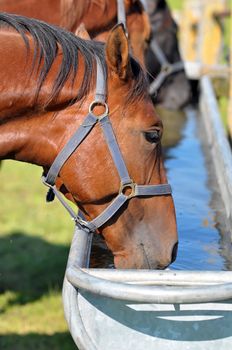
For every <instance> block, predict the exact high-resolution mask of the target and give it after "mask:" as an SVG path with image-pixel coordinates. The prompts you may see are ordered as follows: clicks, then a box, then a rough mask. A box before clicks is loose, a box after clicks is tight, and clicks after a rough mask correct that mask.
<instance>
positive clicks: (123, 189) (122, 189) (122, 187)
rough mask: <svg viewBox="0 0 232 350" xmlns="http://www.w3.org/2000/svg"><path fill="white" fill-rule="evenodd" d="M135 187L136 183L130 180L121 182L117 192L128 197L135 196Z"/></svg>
mask: <svg viewBox="0 0 232 350" xmlns="http://www.w3.org/2000/svg"><path fill="white" fill-rule="evenodd" d="M135 188H136V183H135V182H133V181H132V180H131V182H128V183H122V182H121V185H120V189H119V194H123V195H124V196H126V197H127V198H128V199H130V198H133V197H135ZM128 189H129V191H130V192H129V194H126V191H127V190H128Z"/></svg>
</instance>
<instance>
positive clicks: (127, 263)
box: [114, 255, 169, 270]
mask: <svg viewBox="0 0 232 350" xmlns="http://www.w3.org/2000/svg"><path fill="white" fill-rule="evenodd" d="M114 266H115V268H116V269H146V270H164V269H166V268H167V267H168V266H169V263H168V264H164V265H162V264H160V263H158V262H157V261H148V260H147V259H146V257H141V258H139V257H137V259H136V260H133V259H131V258H130V257H127V256H123V255H116V256H115V257H114Z"/></svg>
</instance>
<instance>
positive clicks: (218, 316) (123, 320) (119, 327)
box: [63, 77, 232, 350]
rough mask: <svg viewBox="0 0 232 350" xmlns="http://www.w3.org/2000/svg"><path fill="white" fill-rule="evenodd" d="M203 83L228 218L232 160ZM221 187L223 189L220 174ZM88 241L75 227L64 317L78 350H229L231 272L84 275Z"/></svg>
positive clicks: (203, 106) (108, 271)
mask: <svg viewBox="0 0 232 350" xmlns="http://www.w3.org/2000/svg"><path fill="white" fill-rule="evenodd" d="M201 84H202V96H203V98H206V99H209V101H208V102H207V101H206V102H207V103H206V102H205V101H204V100H202V101H201V110H202V113H206V115H205V116H204V119H205V120H206V124H205V125H207V127H210V128H211V129H212V130H211V132H210V135H211V136H210V142H211V147H212V148H213V152H217V154H218V156H219V153H220V154H221V155H220V162H222V163H220V167H221V170H222V169H224V170H222V171H223V172H224V174H223V176H225V177H226V178H225V177H224V180H225V181H227V183H226V188H227V190H226V191H225V190H223V188H222V190H223V192H224V193H225V195H223V193H222V196H225V198H224V199H223V200H224V203H225V206H226V213H227V218H228V220H230V219H231V208H230V204H229V203H228V198H229V197H230V193H231V192H230V190H231V188H232V187H231V183H228V181H230V179H229V174H232V161H231V159H230V157H231V156H230V154H229V153H228V152H227V151H228V148H227V145H226V149H227V151H226V159H225V152H224V149H221V147H222V148H224V147H225V143H224V141H225V142H226V140H222V139H223V137H224V136H223V131H222V129H221V128H220V127H218V125H217V123H218V121H217V120H216V121H215V120H214V121H213V123H215V122H216V127H213V128H212V127H211V126H210V123H211V121H212V118H211V117H212V114H211V112H212V111H210V108H211V107H212V108H214V107H215V106H214V102H215V101H214V100H212V98H214V97H212V96H211V95H212V94H213V90H212V89H211V85H210V81H209V80H208V78H207V77H204V78H202V82H201ZM210 106H211V107H210ZM208 113H210V114H211V115H210V117H209V116H207V115H208ZM213 113H214V115H213V117H216V118H217V116H215V112H213ZM218 132H219V133H220V135H217V133H218ZM215 133H216V134H215ZM217 139H218V140H219V145H217V146H215V144H214V143H215V142H216V141H215V140H217ZM212 140H214V141H212ZM220 143H221V145H220ZM215 148H216V150H215ZM229 156H230V157H229ZM223 162H224V164H223ZM230 167H231V169H230ZM225 169H226V171H225ZM230 171H231V172H230ZM220 181H221V183H222V184H221V185H220V186H223V179H222V175H220ZM224 186H225V185H224ZM230 198H231V197H230ZM91 242H92V236H91V235H87V234H86V232H84V231H82V230H80V229H78V228H76V229H75V233H74V238H73V242H72V245H71V249H70V254H69V260H68V265H67V270H66V275H65V279H64V285H63V303H64V310H65V316H66V319H67V322H68V325H69V329H70V332H71V334H72V337H73V339H74V341H75V343H76V345H77V346H78V348H79V350H108V349H111V350H116V349H117V350H119V349H120V350H124V349H125V350H132V349H133V350H144V349H146V350H153V349H154V350H175V349H176V350H177V349H178V350H202V349H205V350H206V349H207V350H218V349H220V350H229V349H232V272H229V271H228V272H225V271H211V272H208V271H198V272H196V271H171V270H169V271H151V270H113V269H88V268H87V267H88V263H89V256H90V250H91Z"/></svg>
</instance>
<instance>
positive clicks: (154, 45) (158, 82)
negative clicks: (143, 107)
mask: <svg viewBox="0 0 232 350" xmlns="http://www.w3.org/2000/svg"><path fill="white" fill-rule="evenodd" d="M157 29H158V26H156V27H155V28H154V29H152V32H153V37H152V40H151V42H150V48H151V50H152V52H153V53H154V55H155V56H156V58H157V60H158V62H159V63H160V65H161V70H160V72H159V73H158V75H157V76H156V78H155V80H154V81H153V82H152V83H151V84H150V86H149V90H148V91H149V94H150V95H153V94H155V93H157V91H158V90H159V89H160V87H161V86H162V85H163V83H164V82H165V80H166V79H167V77H168V76H169V75H171V74H173V73H177V72H180V71H182V70H184V63H183V61H178V62H175V63H170V62H169V61H168V59H167V57H166V55H165V53H164V52H163V50H162V49H161V47H160V45H159V44H158V41H157V40H156V38H155V31H156V30H157Z"/></svg>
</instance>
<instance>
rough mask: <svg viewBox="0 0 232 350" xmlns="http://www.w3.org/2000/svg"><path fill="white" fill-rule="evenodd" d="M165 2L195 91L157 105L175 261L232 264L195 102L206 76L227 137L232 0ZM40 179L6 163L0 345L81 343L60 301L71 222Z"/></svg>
mask: <svg viewBox="0 0 232 350" xmlns="http://www.w3.org/2000/svg"><path fill="white" fill-rule="evenodd" d="M168 5H169V7H170V9H171V11H172V16H173V18H174V19H175V20H176V22H177V24H178V25H179V34H178V39H179V45H180V50H181V54H182V57H183V59H184V60H185V62H186V71H187V73H188V76H189V77H190V78H191V84H192V86H193V97H194V98H193V101H192V104H191V108H190V109H189V110H188V111H187V112H186V110H184V111H177V112H176V111H175V112H173V111H169V112H168V111H165V112H164V111H163V110H161V109H160V110H159V107H157V108H158V110H159V112H160V114H161V115H162V118H163V120H164V125H165V134H164V140H163V146H164V156H165V159H166V162H165V164H166V168H167V171H168V174H169V180H170V183H171V184H172V185H173V188H174V199H175V202H176V207H177V219H178V226H179V234H180V250H179V257H178V259H177V261H176V263H175V264H174V266H173V268H176V269H221V270H227V269H231V266H232V264H231V250H230V249H231V248H230V247H231V243H228V236H229V235H230V228H228V227H227V226H226V225H223V223H224V224H225V222H224V219H223V213H222V212H223V209H222V208H221V204H220V199H218V193H216V194H215V191H214V190H215V188H216V187H217V184H216V183H215V180H214V179H212V178H211V177H210V176H209V172H210V170H209V169H210V165H209V164H208V163H209V162H210V161H209V160H207V152H206V151H205V150H204V142H203V141H204V140H203V139H204V137H203V139H202V137H201V135H200V134H199V132H198V131H199V124H198V121H197V118H198V117H197V103H198V92H199V87H198V79H199V76H200V75H202V74H206V73H207V74H209V75H210V76H211V78H212V81H213V86H214V89H215V94H216V96H217V101H218V105H219V110H220V115H221V117H222V121H223V125H224V128H225V131H226V134H227V135H228V138H229V139H230V135H231V131H232V122H231V119H232V113H231V112H229V110H231V111H232V107H231V106H230V105H229V101H230V98H229V96H230V94H231V92H230V88H229V87H230V79H231V74H229V73H230V71H229V65H230V60H231V59H232V58H231V56H232V55H231V54H230V47H231V46H230V38H231V33H232V32H231V29H230V18H231V14H230V4H229V0H228V1H212V0H208V1H201V0H192V1H190V0H168ZM203 5H204V6H203ZM231 95H232V94H231ZM231 100H232V98H231ZM207 162H208V163H207ZM40 177H41V169H39V168H37V167H35V166H31V165H28V164H22V163H18V162H12V161H4V162H3V163H2V165H1V171H0V180H1V193H0V203H2V204H1V209H0V349H1V350H25V349H27V350H34V349H37V350H51V349H52V350H74V349H76V347H75V345H74V343H73V341H72V339H71V336H70V334H69V331H68V329H67V325H66V322H65V319H64V315H63V307H62V301H61V289H62V281H63V276H64V271H65V266H66V261H67V256H68V251H69V246H70V241H71V239H72V232H73V222H72V221H71V220H70V218H69V216H68V214H67V213H66V211H65V210H64V209H63V207H61V206H60V204H59V203H58V202H57V201H54V202H52V203H49V204H46V202H45V196H46V188H44V186H43V185H42V183H41V182H40ZM199 184H202V187H201V185H199ZM194 186H195V187H194ZM196 187H198V189H199V191H198V192H197V193H195V192H194V190H193V189H194V188H196ZM215 197H216V199H215ZM215 201H216V202H215ZM219 216H220V218H219ZM225 226H226V227H225ZM107 254H108V253H107V250H106V248H105V247H104V244H103V242H101V241H99V242H97V243H96V246H95V247H94V252H93V260H92V264H93V266H98V265H99V266H101V264H102V266H104V265H106V266H110V265H111V264H112V259H111V256H110V255H109V256H108V258H107V259H108V260H107V259H106V256H107Z"/></svg>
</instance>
